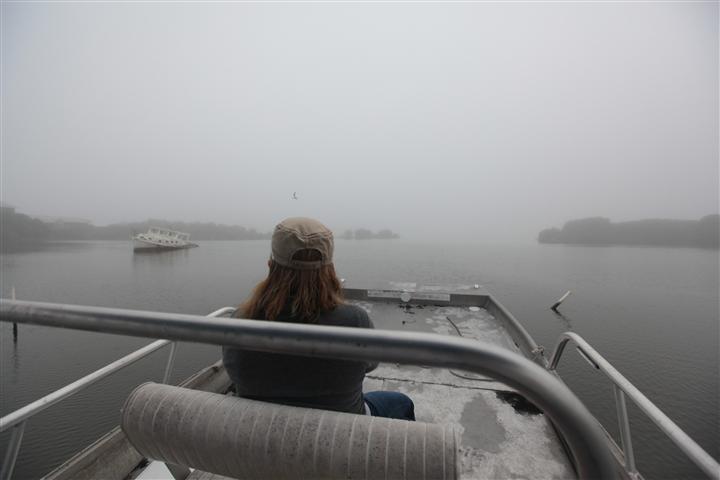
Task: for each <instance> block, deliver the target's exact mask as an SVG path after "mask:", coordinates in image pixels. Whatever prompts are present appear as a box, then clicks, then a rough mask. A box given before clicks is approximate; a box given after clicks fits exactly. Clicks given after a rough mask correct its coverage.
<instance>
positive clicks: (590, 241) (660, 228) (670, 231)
mask: <svg viewBox="0 0 720 480" xmlns="http://www.w3.org/2000/svg"><path fill="white" fill-rule="evenodd" d="M538 242H540V243H568V244H582V245H649V246H664V247H703V248H718V247H719V246H720V215H708V216H705V217H703V218H701V219H700V220H669V219H647V220H635V221H631V222H617V223H613V222H611V221H610V220H609V219H607V218H603V217H592V218H583V219H580V220H571V221H569V222H567V223H565V225H564V226H563V228H562V229H557V228H548V229H546V230H543V231H541V232H540V234H539V235H538Z"/></svg>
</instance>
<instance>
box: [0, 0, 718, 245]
mask: <svg viewBox="0 0 720 480" xmlns="http://www.w3.org/2000/svg"><path fill="white" fill-rule="evenodd" d="M1 8H2V48H1V50H2V62H1V63H2V201H3V202H7V203H10V204H12V205H14V206H15V207H17V209H18V211H20V212H22V213H29V214H38V215H49V216H72V217H80V218H86V219H88V220H92V221H93V222H94V223H96V224H98V225H103V224H108V223H114V222H126V221H140V220H145V219H147V218H163V219H168V220H183V221H212V222H218V223H229V224H239V225H244V226H247V227H253V228H257V229H258V230H262V231H268V230H270V229H271V228H272V227H273V226H274V225H275V223H277V221H279V220H280V219H282V218H283V217H286V216H291V215H307V216H313V217H316V218H319V219H320V220H322V221H323V222H324V223H326V224H327V225H329V226H330V227H331V228H333V229H335V230H336V232H341V231H342V230H344V229H346V228H358V227H365V228H371V229H380V228H391V229H392V230H394V231H396V232H398V233H399V234H400V235H401V236H403V237H406V238H427V239H437V238H445V239H452V238H461V239H489V240H518V241H524V240H527V241H534V239H535V238H536V236H537V233H538V231H539V230H541V229H543V228H545V227H549V226H562V224H563V223H564V222H565V221H566V220H570V219H573V218H581V217H588V216H606V217H609V218H611V219H612V220H613V221H623V220H633V219H640V218H659V217H662V218H683V219H697V218H700V217H702V216H704V215H707V214H711V213H717V211H718V181H719V179H718V128H719V127H718V18H719V17H718V13H719V12H718V3H717V2H715V1H713V2H677V3H668V2H662V3H661V2H656V3H651V2H648V3H644V2H643V3H639V2H634V3H629V2H628V3H622V2H609V3H600V2H598V3H595V2H590V3H588V2H576V3H559V2H557V3H550V2H547V3H505V4H501V3H386V4H383V3H368V4H360V3H271V4H259V3H212V4H207V3H204V4H203V3H159V2H156V3H127V4H122V3H115V2H109V3H42V2H41V3H31V4H23V3H5V2H4V3H3V4H2V7H1ZM294 192H296V194H297V197H298V198H297V200H295V199H293V198H292V197H293V193H294ZM444 232H451V233H450V235H449V236H448V235H447V234H446V233H444Z"/></svg>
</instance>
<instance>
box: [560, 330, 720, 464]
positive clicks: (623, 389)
mask: <svg viewBox="0 0 720 480" xmlns="http://www.w3.org/2000/svg"><path fill="white" fill-rule="evenodd" d="M570 341H572V342H573V343H574V344H575V346H576V348H577V350H578V353H580V355H581V356H582V357H583V358H584V359H585V360H586V361H587V362H588V363H590V364H591V365H592V366H593V367H595V368H596V369H598V370H600V371H601V372H603V373H604V374H605V376H606V377H608V378H609V379H610V381H611V382H612V383H613V390H614V392H615V406H616V408H617V414H618V423H619V426H620V442H621V443H622V451H623V454H624V456H625V465H624V467H625V470H626V471H627V472H628V473H629V474H630V475H631V476H637V475H638V471H637V467H636V466H635V454H634V452H633V447H632V438H631V435H630V422H629V421H628V414H627V406H626V404H625V396H626V395H627V396H628V397H630V400H632V401H633V403H635V405H637V407H638V408H639V409H640V410H641V411H642V412H643V413H645V415H647V416H648V417H649V418H650V420H652V421H653V423H655V425H657V426H658V427H659V428H660V430H661V431H662V432H663V433H664V434H665V435H667V436H668V438H670V440H672V441H673V442H674V443H675V445H677V446H678V447H679V448H680V450H682V451H683V452H684V453H685V454H686V455H687V456H688V458H690V460H692V461H693V462H694V463H695V465H697V466H698V467H699V468H700V469H701V470H702V471H703V472H704V473H706V474H707V475H708V476H709V477H710V478H720V464H718V462H717V461H715V459H714V458H713V457H711V456H710V454H708V453H707V452H706V451H705V450H703V449H702V447H700V445H698V444H697V443H696V442H695V441H694V440H693V439H692V438H690V437H689V436H688V435H687V434H686V433H685V432H684V431H682V429H681V428H680V427H678V426H677V424H675V422H673V421H672V420H670V418H669V417H668V416H667V415H665V414H664V413H663V412H662V411H661V410H660V409H659V408H658V407H656V406H655V404H653V403H652V402H651V401H650V400H649V399H648V398H647V397H646V396H645V395H643V394H642V392H640V390H638V389H637V388H636V387H635V385H633V384H632V383H630V381H629V380H628V379H627V378H625V377H624V376H623V375H622V374H621V373H620V372H618V371H617V370H616V369H615V367H613V366H612V365H611V364H610V362H608V361H607V360H605V358H603V356H602V355H600V354H599V353H598V352H597V351H596V350H595V349H594V348H592V347H591V346H590V344H589V343H587V342H586V341H585V340H584V339H583V338H582V337H581V336H579V335H577V334H575V333H572V332H565V333H563V334H561V335H560V339H559V340H558V344H557V346H556V347H555V351H554V352H553V355H552V358H551V360H550V366H549V370H551V371H555V370H556V369H557V365H558V362H559V361H560V357H561V356H562V354H563V351H564V350H565V346H566V345H567V344H568V342H570ZM613 442H614V441H613ZM618 448H619V447H618Z"/></svg>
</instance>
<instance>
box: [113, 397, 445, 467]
mask: <svg viewBox="0 0 720 480" xmlns="http://www.w3.org/2000/svg"><path fill="white" fill-rule="evenodd" d="M122 429H123V431H124V432H125V434H126V435H127V437H128V439H129V440H130V442H131V443H132V444H133V446H134V447H135V448H136V449H137V450H138V451H139V452H140V453H141V454H142V455H144V456H146V457H147V458H150V459H154V460H160V461H163V462H166V463H172V464H176V465H184V466H188V467H192V468H197V469H200V470H203V471H206V472H211V473H216V474H220V475H225V476H229V477H233V478H239V479H299V478H312V479H320V478H322V479H339V478H343V479H355V478H362V479H376V478H382V479H408V480H410V479H412V480H416V479H455V478H457V472H456V463H455V462H456V458H455V455H456V441H455V432H454V429H453V428H452V426H450V425H446V426H445V425H437V424H429V423H422V422H407V421H403V420H392V419H387V418H379V417H370V416H365V415H354V414H350V413H341V412H329V411H325V410H315V409H309V408H298V407H288V406H283V405H276V404H271V403H265V402H258V401H253V400H248V399H244V398H238V397H232V396H228V395H220V394H216V393H209V392H201V391H196V390H189V389H185V388H180V387H172V386H168V385H161V384H155V383H145V384H143V385H140V386H139V387H138V388H136V389H135V390H134V391H133V392H132V393H131V394H130V396H129V397H128V399H127V401H126V402H125V406H124V408H123V413H122Z"/></svg>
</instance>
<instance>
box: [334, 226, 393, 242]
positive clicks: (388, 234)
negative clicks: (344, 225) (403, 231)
mask: <svg viewBox="0 0 720 480" xmlns="http://www.w3.org/2000/svg"><path fill="white" fill-rule="evenodd" d="M339 238H342V239H343V240H372V239H374V238H379V239H392V238H400V235H398V234H397V233H395V232H393V231H392V230H388V229H384V230H378V231H377V232H373V231H372V230H368V229H366V228H358V229H356V230H345V231H344V232H343V233H342V235H340V237H339Z"/></svg>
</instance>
